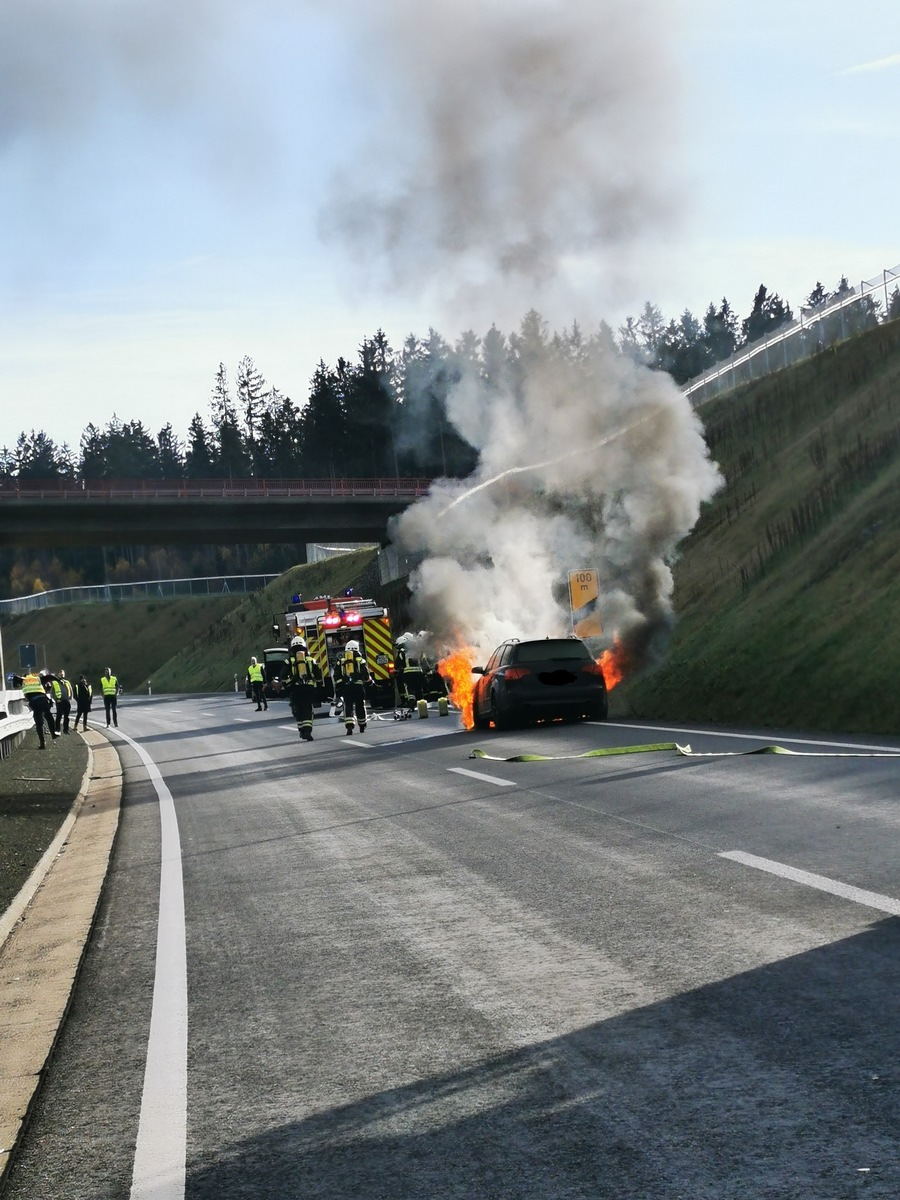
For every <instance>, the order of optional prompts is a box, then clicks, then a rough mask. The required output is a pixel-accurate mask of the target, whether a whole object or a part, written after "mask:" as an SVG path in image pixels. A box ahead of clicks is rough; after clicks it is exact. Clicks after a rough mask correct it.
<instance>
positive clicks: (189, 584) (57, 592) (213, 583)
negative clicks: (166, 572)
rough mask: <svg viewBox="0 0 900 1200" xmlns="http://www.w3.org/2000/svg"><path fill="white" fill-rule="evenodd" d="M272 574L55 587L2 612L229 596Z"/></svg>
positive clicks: (3, 604) (8, 603)
mask: <svg viewBox="0 0 900 1200" xmlns="http://www.w3.org/2000/svg"><path fill="white" fill-rule="evenodd" d="M277 578H278V573H277V572H276V573H274V574H271V575H209V576H204V577H202V578H199V579H149V580H143V581H141V582H138V583H98V584H92V585H84V586H81V587H67V588H52V589H49V590H48V591H46V592H35V593H33V594H32V595H30V596H15V597H13V598H12V599H11V600H0V614H3V615H4V616H13V615H15V614H17V613H28V612H35V611H36V610H38V609H41V608H53V607H55V606H56V605H58V604H110V603H120V602H126V601H129V600H169V599H174V598H177V597H182V596H229V595H233V594H238V595H240V594H242V593H246V592H258V591H259V590H260V589H261V588H264V587H265V586H266V584H268V583H271V582H272V580H273V579H277Z"/></svg>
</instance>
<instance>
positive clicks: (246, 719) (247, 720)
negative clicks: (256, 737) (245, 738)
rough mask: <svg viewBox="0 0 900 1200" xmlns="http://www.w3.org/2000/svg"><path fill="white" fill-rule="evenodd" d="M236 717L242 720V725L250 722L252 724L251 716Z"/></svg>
mask: <svg viewBox="0 0 900 1200" xmlns="http://www.w3.org/2000/svg"><path fill="white" fill-rule="evenodd" d="M234 719H235V720H236V721H240V723H241V724H242V725H249V724H250V718H249V717H235V718H234Z"/></svg>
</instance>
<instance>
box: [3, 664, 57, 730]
mask: <svg viewBox="0 0 900 1200" xmlns="http://www.w3.org/2000/svg"><path fill="white" fill-rule="evenodd" d="M47 678H48V680H49V675H48V676H47ZM13 686H14V687H18V688H21V689H22V694H23V695H24V697H25V699H26V701H27V702H28V707H29V708H30V709H31V715H32V717H33V718H34V727H35V729H36V730H37V735H38V745H39V746H40V748H41V750H46V749H47V745H46V743H45V741H44V724H45V723H46V726H47V728H48V729H49V730H50V736H51V737H54V738H58V737H59V734H58V733H57V732H56V724H55V722H54V720H53V706H52V704H51V703H50V697H49V696H48V695H47V692H46V690H45V688H44V680H43V678H42V676H41V675H38V673H37V671H29V672H28V673H27V674H26V675H14V676H13Z"/></svg>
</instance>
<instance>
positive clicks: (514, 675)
mask: <svg viewBox="0 0 900 1200" xmlns="http://www.w3.org/2000/svg"><path fill="white" fill-rule="evenodd" d="M503 674H504V678H505V679H506V681H507V683H512V681H513V680H514V679H524V678H525V676H526V675H530V674H531V672H530V671H529V670H528V668H527V667H509V668H508V670H506V671H504V673H503Z"/></svg>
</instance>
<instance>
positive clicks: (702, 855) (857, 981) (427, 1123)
mask: <svg viewBox="0 0 900 1200" xmlns="http://www.w3.org/2000/svg"><path fill="white" fill-rule="evenodd" d="M109 733H110V742H111V744H112V745H113V746H114V748H115V752H116V761H117V763H118V764H120V768H121V772H122V803H121V811H120V813H119V809H118V805H117V804H116V805H115V806H114V805H113V804H112V803H109V804H108V807H109V809H110V810H112V809H113V807H115V813H116V820H117V821H118V827H117V829H118V831H117V833H115V842H114V846H113V850H112V855H111V858H110V859H109V868H108V872H107V871H106V868H105V865H104V866H103V869H102V871H100V874H101V877H102V876H104V875H105V886H104V889H103V893H102V896H101V897H100V900H99V905H98V906H97V907H96V914H95V916H93V917H92V920H91V922H89V923H88V926H87V928H86V929H85V930H84V933H83V938H84V940H85V941H86V949H85V952H84V955H83V958H82V959H80V960H79V961H80V970H79V974H78V979H77V985H76V987H75V990H74V993H73V995H72V998H71V1003H70V1004H69V1007H68V1014H67V1017H66V1020H65V1022H64V1024H63V1025H62V1028H61V1033H60V1036H59V1037H58V1039H56V1044H55V1050H54V1052H53V1055H52V1057H51V1058H50V1061H49V1063H48V1064H47V1067H46V1070H44V1071H43V1072H42V1073H41V1078H42V1086H41V1087H40V1089H39V1092H38V1095H37V1097H36V1100H35V1102H34V1104H33V1106H32V1110H31V1115H30V1119H29V1122H28V1124H27V1127H26V1128H25V1130H24V1133H23V1135H22V1137H21V1140H20V1142H19V1144H18V1146H17V1148H16V1152H15V1154H14V1156H13V1159H12V1165H11V1168H10V1170H9V1172H8V1174H7V1177H6V1192H5V1197H4V1200H7V1198H12V1200H25V1198H27V1200H34V1197H38V1196H39V1197H41V1198H42V1200H55V1198H56V1197H66V1200H80V1198H85V1200H87V1198H90V1200H98V1198H104V1200H106V1198H110V1200H112V1198H118V1197H123V1198H124V1197H132V1198H135V1200H137V1198H139V1197H148V1198H149V1197H151V1196H152V1197H153V1198H154V1200H170V1198H171V1200H175V1198H176V1197H178V1198H180V1197H188V1198H190V1200H194V1198H197V1200H199V1198H201V1197H216V1198H223V1200H229V1198H230V1197H239V1196H240V1197H247V1196H254V1197H255V1196H259V1197H272V1198H273V1200H288V1198H294V1197H301V1196H302V1197H308V1196H321V1197H340V1198H344V1197H347V1198H349V1197H354V1198H356V1197H359V1198H360V1200H362V1198H363V1197H366V1198H367V1200H368V1198H379V1197H384V1198H385V1200H387V1198H391V1200H401V1198H409V1200H425V1198H426V1197H428V1198H429V1200H430V1198H431V1197H437V1196H441V1197H472V1198H475V1197H488V1198H491V1200H493V1198H495V1197H496V1198H498V1200H500V1198H506V1197H509V1198H512V1197H515V1198H522V1200H537V1198H538V1197H540V1198H546V1197H553V1198H556V1197H566V1198H567V1197H616V1198H626V1200H638V1198H640V1200H656V1198H664V1200H668V1198H669V1197H672V1198H675V1197H678V1198H680V1197H684V1198H688V1197H690V1198H691V1200H695V1198H704V1197H709V1198H710V1200H712V1198H713V1197H715V1198H716V1200H720V1198H723V1197H725V1198H728V1197H735V1198H736V1197H741V1198H742V1200H743V1198H746V1197H751V1198H753V1197H785V1198H787V1197H791V1198H792V1200H798V1198H799V1200H838V1198H841V1200H842V1198H844V1197H849V1196H856V1195H857V1194H862V1195H866V1196H867V1197H878V1198H879V1200H881V1198H885V1200H886V1198H887V1197H891V1198H892V1200H894V1198H895V1197H896V1196H897V1195H898V1194H900V1133H898V1131H900V1074H898V1070H897V1067H896V1063H897V1062H898V1061H900V1054H898V1052H900V1023H898V1022H897V1020H896V1014H897V999H896V997H897V995H898V994H900V989H898V985H900V955H898V951H900V923H898V920H897V917H898V915H900V866H898V862H897V856H896V846H897V835H898V832H900V829H898V826H900V814H898V807H897V794H898V789H897V772H898V770H900V763H898V762H897V761H896V752H897V751H898V749H900V746H898V745H897V744H896V743H895V744H891V745H884V744H883V743H882V742H878V743H876V744H868V743H865V742H864V741H863V739H854V740H853V741H852V743H840V742H838V741H837V740H836V739H834V738H830V739H823V738H815V737H811V736H810V737H800V736H798V735H796V734H793V735H778V734H773V733H772V732H766V731H764V732H762V733H754V731H726V730H716V729H709V730H698V729H677V730H673V729H665V728H662V727H655V726H642V725H639V724H636V723H621V724H617V723H614V722H610V723H607V724H603V725H598V724H585V725H558V726H553V727H548V728H541V729H532V730H517V731H511V732H509V733H502V734H486V735H479V736H477V737H476V736H475V735H472V734H467V733H465V732H463V731H461V730H460V729H459V726H458V721H457V719H456V717H450V718H446V719H443V720H442V719H440V718H438V717H437V715H436V714H432V715H431V717H430V718H429V720H427V721H418V720H411V721H402V722H400V721H393V720H390V719H389V720H383V721H376V722H374V723H372V724H370V726H369V729H368V730H367V731H366V734H365V735H363V736H360V735H358V734H356V735H354V736H353V737H346V736H345V735H344V733H343V729H342V727H341V726H340V725H339V724H338V723H337V722H317V724H316V741H315V742H314V743H313V744H312V745H303V744H301V743H300V742H299V739H298V738H297V734H296V730H295V729H293V728H292V726H291V723H290V719H289V715H288V713H287V710H286V708H285V707H282V706H276V705H270V710H269V712H268V713H263V714H257V713H255V711H254V710H253V709H252V706H250V705H249V704H247V703H246V702H243V701H242V700H240V699H238V698H236V697H232V696H228V697H222V696H218V697H190V698H188V697H154V698H152V699H149V698H148V699H145V700H134V701H129V702H128V703H127V704H124V705H123V706H122V710H121V711H120V729H119V730H118V731H109ZM105 734H106V731H105V730H104V731H103V735H104V736H101V735H99V734H98V735H96V736H97V740H98V742H100V741H105ZM772 743H780V744H781V745H782V746H784V747H785V748H786V749H791V750H793V751H794V752H795V754H793V755H776V754H761V755H759V754H751V755H748V754H746V753H744V752H745V751H748V750H753V749H758V748H760V747H763V746H765V745H767V744H772ZM641 744H652V745H656V746H663V747H666V748H665V749H656V750H653V751H648V752H643V753H637V754H628V755H612V756H609V757H586V755H588V754H591V753H592V752H593V751H595V750H598V749H603V748H605V749H610V748H613V749H621V748H624V747H634V746H636V745H641ZM676 744H678V745H681V746H686V745H687V744H690V746H691V748H692V749H693V751H695V752H698V754H699V755H700V756H698V757H684V756H682V755H680V754H679V753H678V751H677V750H676V749H675V748H674V747H675V745H676ZM98 749H99V748H98ZM476 750H481V751H484V752H485V753H486V754H488V755H490V756H491V757H487V758H479V757H475V758H473V757H471V755H472V753H473V751H476ZM797 752H799V753H797ZM529 753H538V754H542V755H546V756H548V757H547V758H546V759H544V760H543V761H527V762H526V761H509V760H511V759H519V758H520V757H521V756H522V755H523V754H529ZM707 753H710V754H713V753H714V754H716V755H721V754H725V755H726V756H725V757H706V756H705V755H706V754H707ZM101 774H102V775H103V777H104V779H105V781H106V783H107V785H109V781H110V779H111V778H112V777H113V776H114V774H115V772H114V771H113V770H110V769H109V762H108V760H107V762H106V766H105V767H104V770H103V771H102V772H101ZM79 822H80V823H81V824H83V825H86V826H93V825H95V824H98V822H96V821H95V819H94V818H92V817H91V818H87V819H82V818H79ZM76 824H78V823H76ZM105 836H106V837H107V838H108V839H109V842H110V844H112V836H110V834H109V828H108V825H107V829H106V833H105ZM94 853H95V854H96V853H97V851H96V847H95V848H94ZM68 854H69V851H68V850H66V851H65V853H64V854H63V855H61V856H60V857H61V858H62V859H65V858H66V856H67V855H68ZM71 857H72V858H73V860H74V858H75V856H74V855H72V856H71ZM95 873H96V872H95ZM51 880H52V873H51V876H49V877H48V884H49V882H50V881H51ZM64 886H65V887H66V894H67V895H68V888H69V886H70V885H69V884H65V885H64ZM24 925H25V926H27V925H28V920H26V921H25V922H24ZM88 932H90V937H88ZM0 964H2V957H0ZM10 986H11V980H10V978H9V977H8V976H3V977H0V987H2V988H4V989H9V987H10ZM5 1032H8V1030H5Z"/></svg>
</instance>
